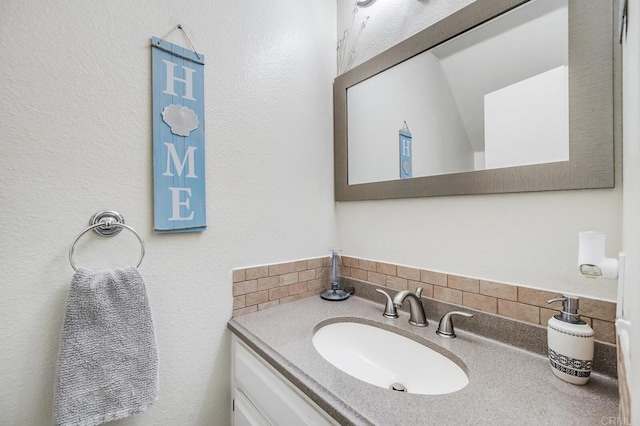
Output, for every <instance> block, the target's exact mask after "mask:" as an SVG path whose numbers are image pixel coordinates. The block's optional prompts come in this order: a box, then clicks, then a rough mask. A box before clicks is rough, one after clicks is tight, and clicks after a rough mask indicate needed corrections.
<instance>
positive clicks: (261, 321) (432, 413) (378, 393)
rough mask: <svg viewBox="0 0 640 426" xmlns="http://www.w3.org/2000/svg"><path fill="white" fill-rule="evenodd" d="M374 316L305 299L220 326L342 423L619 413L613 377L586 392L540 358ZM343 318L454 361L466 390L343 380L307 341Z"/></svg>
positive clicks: (353, 303) (531, 420)
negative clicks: (406, 388) (428, 391)
mask: <svg viewBox="0 0 640 426" xmlns="http://www.w3.org/2000/svg"><path fill="white" fill-rule="evenodd" d="M382 312H383V305H382V304H379V303H375V302H371V301H369V300H366V299H363V298H360V297H357V296H352V297H350V298H349V299H347V300H345V301H342V302H329V301H325V300H322V299H321V298H320V297H312V298H307V299H303V300H300V301H297V302H293V303H288V304H285V305H281V306H277V307H273V308H269V309H266V310H263V311H258V312H254V313H251V314H247V315H243V316H240V317H237V318H233V319H231V320H230V321H229V323H228V328H229V329H230V330H231V331H232V332H233V333H234V334H235V335H237V336H238V337H239V338H240V339H241V340H242V341H244V342H245V343H247V344H248V345H249V346H250V347H251V348H252V349H254V350H255V351H256V352H257V353H259V354H260V355H261V356H262V357H264V358H265V359H266V360H267V362H268V363H269V364H271V365H272V366H273V367H274V368H275V369H276V370H278V371H279V372H280V373H281V374H283V375H284V376H285V377H286V378H287V379H289V380H290V381H291V382H292V383H293V384H294V385H296V386H297V387H298V388H299V389H300V390H301V391H302V392H303V393H305V394H306V395H307V396H308V397H309V398H310V399H311V400H313V401H314V402H315V403H316V404H318V405H319V406H320V407H321V408H322V409H323V410H325V411H326V412H327V413H328V414H330V415H331V416H332V417H333V418H334V419H335V420H336V421H337V422H338V423H340V424H341V425H380V426H386V425H394V426H395V425H431V424H433V425H436V424H437V425H451V424H455V425H459V424H473V425H478V424H482V425H488V424H518V425H544V424H548V425H558V424H562V425H580V426H585V425H600V424H603V423H602V421H603V418H606V419H605V420H607V419H608V418H609V417H616V416H617V415H618V389H617V382H616V381H615V380H614V379H611V378H608V377H605V376H602V375H599V374H592V376H591V379H590V380H589V382H588V384H587V385H585V386H575V385H571V384H569V383H566V382H564V381H562V380H560V379H558V378H557V377H555V376H554V375H553V373H552V372H551V370H550V367H549V364H548V360H547V358H546V357H544V356H542V355H539V354H534V353H530V352H527V351H524V350H521V349H517V348H514V347H511V346H508V345H505V344H502V343H499V342H496V341H493V340H489V339H487V338H484V337H481V336H478V335H475V334H471V333H468V332H465V331H461V330H456V334H457V335H458V338H456V339H446V338H443V337H440V336H438V335H436V333H435V331H436V328H437V320H434V319H431V318H429V320H430V321H429V326H428V327H425V328H419V327H413V326H411V325H409V324H408V314H407V312H404V311H399V314H400V318H398V319H387V318H384V317H383V316H382ZM427 316H429V313H428V312H427ZM345 320H354V321H358V322H363V323H368V324H372V325H377V326H379V327H382V328H386V329H389V330H393V331H395V332H397V333H399V334H402V335H405V336H407V337H411V338H413V339H414V340H417V341H421V342H422V343H425V344H427V345H428V346H430V347H432V348H434V349H436V350H438V349H439V348H441V349H440V350H442V349H444V351H445V352H446V351H449V352H451V353H453V354H454V355H455V356H456V357H458V360H457V361H458V363H460V362H461V363H462V364H463V365H462V366H463V369H465V371H466V372H467V374H468V376H469V384H468V385H467V386H466V387H465V388H464V389H462V390H460V391H458V392H454V393H451V394H447V395H416V394H407V393H400V392H394V391H391V390H388V389H383V388H380V387H376V386H373V385H370V384H368V383H365V382H362V381H360V380H358V379H356V378H353V377H351V376H349V375H348V374H346V373H344V372H342V371H340V370H339V369H337V368H336V367H334V366H333V365H331V364H330V363H329V362H328V361H326V360H325V359H324V358H322V356H320V354H319V353H318V352H316V350H315V349H314V347H313V344H312V341H311V339H312V336H313V333H314V331H315V330H316V329H317V328H319V327H320V326H322V325H324V324H327V323H330V322H337V321H345ZM399 362H402V358H401V354H399ZM415 368H420V366H419V365H416V366H415Z"/></svg>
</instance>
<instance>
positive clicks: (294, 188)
mask: <svg viewBox="0 0 640 426" xmlns="http://www.w3.org/2000/svg"><path fill="white" fill-rule="evenodd" d="M335 7H336V6H335V3H332V2H327V1H322V0H311V1H306V2H299V1H296V0H285V1H282V0H280V1H277V2H276V1H274V0H271V1H260V2H255V1H247V0H240V1H233V2H228V1H213V2H212V1H204V0H196V1H193V2H189V3H188V5H187V4H184V3H183V2H175V1H169V0H160V1H141V2H130V1H124V0H112V1H108V2H85V1H71V2H69V1H62V0H53V1H48V2H40V1H34V0H27V1H18V0H8V1H3V2H0V80H1V81H2V84H0V99H2V102H1V103H0V129H2V131H1V132H0V143H1V145H2V147H3V152H2V155H1V156H0V181H1V182H2V189H1V190H0V212H1V218H2V225H3V226H2V229H3V230H4V235H3V237H2V238H0V252H1V253H2V256H1V259H2V260H1V261H0V265H1V268H0V342H2V343H1V344H0V378H1V379H0V424H2V425H21V426H29V425H33V426H40V425H46V424H51V414H52V413H51V405H52V404H51V403H52V396H53V395H52V389H53V380H54V363H55V357H56V352H57V348H58V339H59V332H60V328H61V324H62V318H63V310H64V306H65V300H66V293H67V290H68V287H69V283H70V281H71V277H72V273H73V270H72V269H71V266H70V265H69V262H68V260H67V251H68V249H69V245H70V244H71V242H72V241H73V239H74V238H75V237H76V235H77V234H78V233H79V232H80V231H82V230H83V229H84V227H85V226H86V223H87V221H88V219H89V217H90V216H91V215H92V214H93V213H94V212H96V211H98V210H101V209H105V208H111V209H115V210H118V211H120V212H121V213H122V214H123V215H124V216H125V218H126V221H127V223H128V224H130V225H131V226H133V227H134V228H135V229H136V230H138V232H140V234H141V235H142V237H143V238H144V239H145V241H146V243H147V255H146V258H145V260H144V262H143V264H142V265H141V267H140V271H141V273H142V275H143V277H144V278H145V280H146V283H147V287H148V291H149V293H150V299H151V304H152V310H153V314H154V318H155V323H156V333H157V340H158V345H159V353H160V374H161V378H160V386H161V389H160V400H159V402H158V403H157V404H156V405H155V406H154V407H152V408H151V410H150V411H149V412H148V413H145V414H141V415H138V416H135V417H133V418H131V419H130V420H125V421H122V422H121V423H119V424H131V425H132V424H139V425H205V424H207V425H211V424H215V425H224V424H228V423H229V419H230V398H229V355H228V351H229V336H228V334H229V333H228V332H227V331H226V322H227V320H228V319H229V318H230V316H231V310H232V294H231V270H232V269H233V268H237V267H241V266H248V265H255V264H265V263H275V262H283V261H290V260H295V259H299V258H308V257H316V256H323V255H326V254H327V252H326V249H327V248H329V247H332V246H333V245H334V244H335V241H334V238H333V234H332V232H331V230H332V229H334V217H333V215H334V212H333V203H332V200H333V189H332V188H333V176H332V164H333V159H332V149H331V147H332V137H333V136H332V122H333V121H332V120H333V104H332V97H331V96H332V95H331V94H332V88H331V87H332V86H331V85H332V81H333V77H334V75H335V43H336V29H335ZM178 23H180V24H182V25H183V26H184V28H185V29H186V31H187V32H188V34H189V37H190V38H191V40H192V42H193V43H194V44H195V46H196V47H197V49H198V50H199V51H200V52H201V53H203V54H204V55H205V56H206V65H205V74H206V77H205V78H206V81H205V90H206V95H205V97H206V100H205V110H206V123H205V126H206V127H205V128H206V167H207V170H206V178H207V182H206V184H207V206H208V214H207V215H208V229H207V230H206V231H205V232H203V233H196V234H178V235H156V234H154V233H153V231H152V228H153V200H152V181H151V177H152V170H151V164H152V153H151V105H150V103H151V82H150V68H151V67H150V59H151V52H150V47H149V43H150V37H151V36H152V35H156V36H160V37H161V36H163V35H165V34H166V33H167V32H168V31H169V30H170V29H171V28H172V27H174V26H175V25H176V24H178ZM169 41H172V42H174V43H179V44H182V45H186V42H185V40H184V39H183V38H182V36H181V34H180V33H179V32H176V33H174V34H172V35H171V36H170V37H169ZM86 238H87V239H86V241H85V240H83V243H82V244H81V246H80V247H79V249H78V258H77V260H78V263H80V264H81V265H84V266H91V267H96V268H99V267H111V266H113V265H120V264H122V263H119V262H123V263H124V264H126V263H131V262H133V261H134V260H135V258H136V257H137V250H138V247H137V245H136V242H135V239H132V237H131V236H130V235H124V234H121V236H118V237H116V238H115V239H114V240H113V241H105V240H98V238H97V237H96V238H91V236H87V237H86ZM109 250H111V251H122V253H109ZM98 255H104V256H105V257H106V258H105V259H100V258H99V257H98Z"/></svg>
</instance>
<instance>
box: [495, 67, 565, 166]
mask: <svg viewBox="0 0 640 426" xmlns="http://www.w3.org/2000/svg"><path fill="white" fill-rule="evenodd" d="M484 150H485V167H486V168H487V169H495V168H499V167H510V166H524V165H527V164H544V163H552V162H555V161H568V160H569V80H568V72H567V67H566V66H560V67H558V68H555V69H553V70H550V71H546V72H543V73H542V74H538V75H536V76H534V77H530V78H528V79H526V80H522V81H519V82H518V83H514V84H512V85H510V86H507V87H504V88H502V89H499V90H496V91H495V92H491V93H487V94H486V95H485V96H484Z"/></svg>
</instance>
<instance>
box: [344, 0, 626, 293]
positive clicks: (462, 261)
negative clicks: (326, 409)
mask: <svg viewBox="0 0 640 426" xmlns="http://www.w3.org/2000/svg"><path fill="white" fill-rule="evenodd" d="M469 3H471V2H470V1H466V0H459V1H455V0H449V1H446V0H442V1H440V0H438V1H410V2H393V1H382V0H380V1H376V2H374V3H373V4H372V5H371V6H369V7H367V8H363V9H361V10H360V11H359V13H358V15H357V17H356V22H359V19H361V18H362V16H364V15H369V16H370V19H369V21H368V23H367V26H366V28H365V29H364V31H363V32H362V34H361V36H360V39H359V41H358V44H357V46H356V52H357V53H356V59H355V64H358V63H361V62H364V61H366V60H367V59H369V58H371V57H373V56H375V55H376V54H378V53H380V52H382V51H384V50H386V49H388V48H389V47H391V46H393V45H394V44H395V43H397V42H399V41H401V40H403V39H405V38H407V37H408V36H410V35H413V34H415V33H416V32H418V31H419V30H421V29H423V28H425V27H426V26H428V25H430V24H432V23H433V22H435V21H437V20H439V19H441V18H443V17H445V16H447V15H449V14H451V13H452V12H454V11H456V10H458V9H459V8H461V7H463V6H465V5H467V4H469ZM352 6H353V4H352V3H351V2H347V1H340V2H338V28H337V30H338V35H339V36H342V31H343V30H344V28H347V27H348V25H349V22H350V19H351V11H352ZM618 90H619V87H618ZM619 101H620V100H619V99H618V102H619ZM618 130H619V127H618V128H616V131H618ZM618 135H619V133H618ZM618 147H619V142H618ZM617 152H618V161H617V166H616V182H617V186H616V188H615V189H601V190H582V191H560V192H540V193H527V194H502V195H476V196H456V197H436V198H422V199H404V200H389V201H366V202H344V203H338V204H337V208H336V220H337V232H338V235H339V236H340V247H341V248H342V249H343V253H344V254H345V255H347V256H354V257H359V258H365V259H370V260H376V261H382V262H390V263H396V264H401V265H406V266H411V267H416V268H419V269H429V270H435V271H441V272H445V273H452V274H457V275H464V276H471V277H476V278H481V279H485V280H488V281H499V282H506V283H512V284H518V285H524V286H529V287H538V288H542V289H549V290H554V291H563V292H572V293H576V294H578V295H588V296H590V297H595V298H603V299H607V300H615V298H616V282H615V281H607V280H589V279H587V278H583V277H581V276H580V275H579V274H578V273H576V264H577V257H578V252H577V247H578V232H579V231H587V230H594V231H601V232H606V233H607V234H608V238H607V246H608V247H607V252H608V254H609V255H610V256H614V255H616V254H617V252H618V251H619V250H620V249H621V245H620V240H621V225H620V219H621V194H622V190H621V179H620V177H621V167H620V161H619V152H620V151H619V150H618V151H617Z"/></svg>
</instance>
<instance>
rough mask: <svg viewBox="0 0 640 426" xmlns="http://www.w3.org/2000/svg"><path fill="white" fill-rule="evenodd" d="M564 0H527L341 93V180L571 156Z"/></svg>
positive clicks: (396, 176) (390, 177)
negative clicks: (344, 167)
mask: <svg viewBox="0 0 640 426" xmlns="http://www.w3.org/2000/svg"><path fill="white" fill-rule="evenodd" d="M568 93H569V91H568V8H567V0H534V1H531V2H528V3H526V4H525V5H523V6H520V7H518V8H516V9H513V10H511V11H509V12H507V13H505V14H503V15H501V16H499V17H498V18H496V19H493V20H491V21H489V22H487V23H485V24H483V25H481V26H478V27H476V28H474V29H472V30H470V31H467V32H465V33H463V34H462V35H460V36H457V37H455V38H453V39H451V40H448V41H447V42H445V43H442V44H440V45H438V46H436V47H434V48H432V49H430V50H428V51H425V52H423V53H421V54H419V55H417V56H414V57H413V58H411V59H408V60H406V61H404V62H402V63H401V64H399V65H396V66H394V67H392V68H389V69H387V70H385V71H384V72H382V73H379V74H377V75H375V76H373V77H371V78H369V79H366V80H364V81H362V82H360V83H358V84H356V85H353V86H351V87H349V88H348V89H347V117H348V125H347V133H348V134H347V137H348V141H349V148H348V183H349V184H350V185H352V184H359V183H367V182H380V181H387V180H396V179H402V178H410V177H420V176H434V175H442V174H449V173H457V172H466V171H473V170H483V169H495V168H503V167H512V166H521V165H529V164H541V163H551V162H559V161H568V160H569V130H568V128H569V124H568V123H569V118H568V117H569V116H568Z"/></svg>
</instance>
